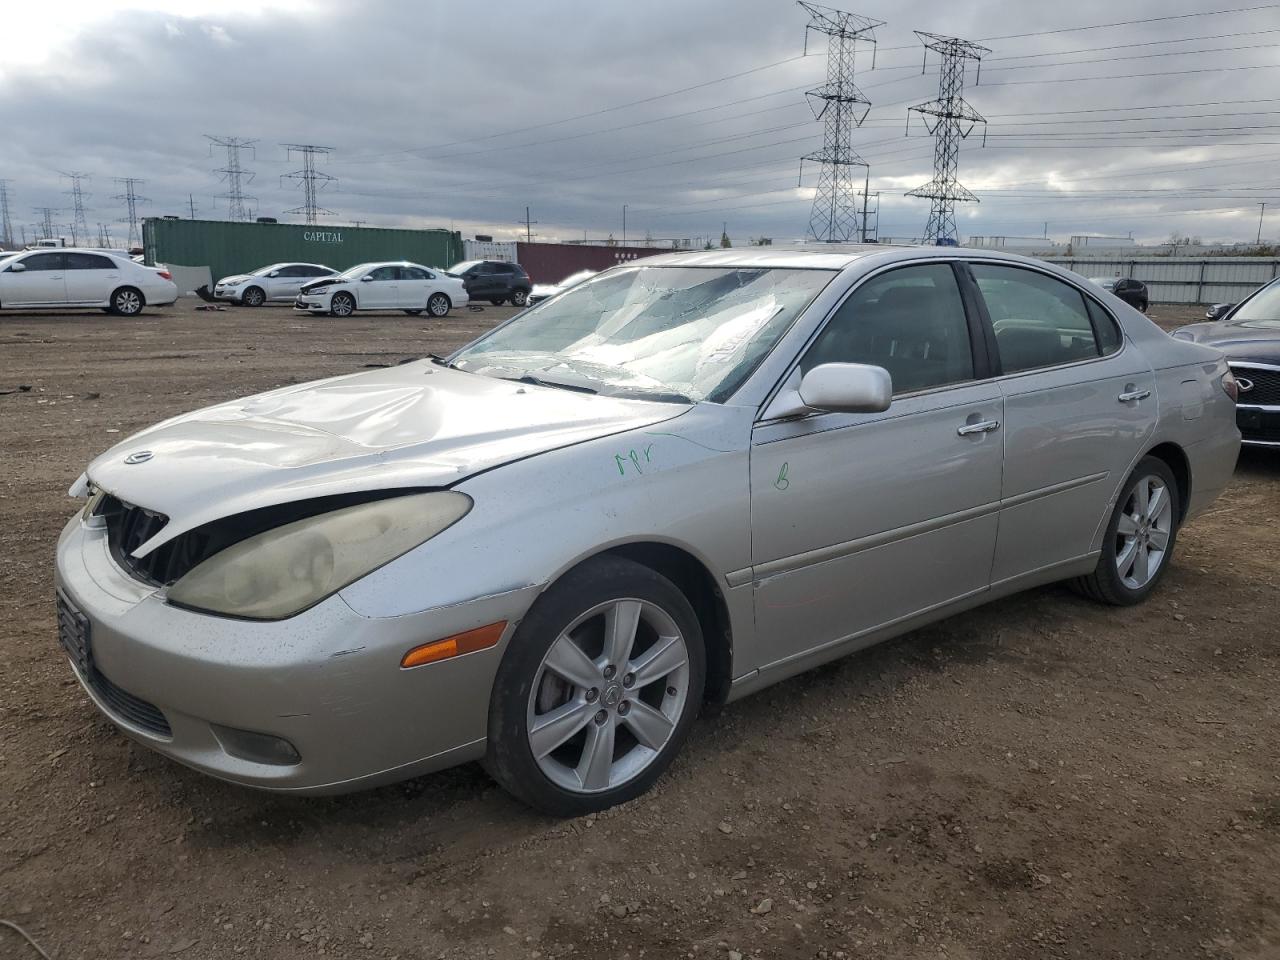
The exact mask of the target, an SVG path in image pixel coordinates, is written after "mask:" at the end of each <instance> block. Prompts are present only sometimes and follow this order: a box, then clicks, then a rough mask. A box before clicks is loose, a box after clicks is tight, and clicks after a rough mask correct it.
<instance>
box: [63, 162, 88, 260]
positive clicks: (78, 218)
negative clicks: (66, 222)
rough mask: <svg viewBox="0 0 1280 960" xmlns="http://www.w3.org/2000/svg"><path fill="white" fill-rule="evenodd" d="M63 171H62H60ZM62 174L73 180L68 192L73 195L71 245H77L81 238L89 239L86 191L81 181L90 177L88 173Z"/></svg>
mask: <svg viewBox="0 0 1280 960" xmlns="http://www.w3.org/2000/svg"><path fill="white" fill-rule="evenodd" d="M59 172H61V171H59ZM62 176H64V177H66V178H67V179H68V180H70V181H71V189H70V190H67V191H66V193H68V194H70V195H71V203H72V214H71V245H72V246H73V247H77V246H79V245H80V238H81V237H84V238H85V240H86V241H87V240H88V239H89V224H88V223H86V222H85V215H84V191H83V190H81V188H80V181H81V180H87V179H89V174H87V173H62Z"/></svg>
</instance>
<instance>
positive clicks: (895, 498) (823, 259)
mask: <svg viewBox="0 0 1280 960" xmlns="http://www.w3.org/2000/svg"><path fill="white" fill-rule="evenodd" d="M1234 391H1235V384H1234V381H1233V379H1232V377H1231V373H1230V371H1229V370H1228V367H1227V364H1226V362H1225V360H1224V359H1223V357H1222V355H1221V354H1220V353H1219V352H1218V351H1216V350H1214V349H1212V348H1208V347H1204V346H1201V345H1199V344H1195V343H1189V342H1183V341H1179V340H1175V339H1173V338H1171V337H1168V336H1166V335H1165V334H1164V333H1162V332H1161V331H1160V330H1159V329H1158V328H1156V327H1155V326H1154V325H1153V324H1152V323H1151V322H1150V321H1148V320H1147V319H1146V318H1145V317H1143V316H1142V315H1141V314H1139V313H1138V312H1136V311H1135V310H1133V309H1132V308H1130V307H1128V306H1126V305H1125V304H1124V303H1122V302H1121V301H1120V300H1118V299H1116V298H1115V297H1114V296H1112V295H1110V294H1108V293H1106V292H1105V291H1103V290H1101V289H1099V288H1098V287H1097V286H1095V285H1093V284H1090V283H1089V282H1088V281H1086V280H1084V279H1083V278H1081V277H1078V276H1076V275H1075V274H1072V273H1068V272H1066V271H1063V270H1060V269H1058V268H1056V267H1052V266H1048V265H1046V264H1043V263H1039V262H1037V261H1033V260H1028V259H1024V258H1019V257H1013V256H1006V255H1000V254H993V253H988V252H980V251H965V250H959V249H917V248H897V249H895V248H885V247H875V246H871V247H852V248H845V249H837V250H833V249H831V248H826V247H824V248H819V249H812V250H804V249H797V250H791V251H779V250H776V249H767V250H763V249H762V250H749V251H739V250H724V251H715V252H707V253H692V254H673V255H664V256H658V257H653V258H650V259H646V260H644V261H642V262H641V263H636V264H631V265H627V266H620V267H617V268H614V269H612V270H609V271H607V272H605V273H603V274H601V275H599V276H597V277H594V278H592V279H590V280H587V281H586V282H584V283H582V284H581V285H579V286H576V287H574V288H573V289H571V290H568V291H566V292H565V293H563V294H562V295H560V296H558V297H556V298H554V299H551V300H548V301H546V302H545V303H542V304H539V305H538V306H535V307H533V308H531V309H530V310H527V311H525V312H524V313H522V314H520V315H518V316H516V317H514V318H513V319H511V320H509V321H508V322H507V323H505V324H504V325H502V326H499V327H497V328H496V329H494V330H493V331H491V332H490V333H488V334H486V335H485V336H483V337H481V338H480V339H479V340H477V341H475V342H474V343H472V344H471V345H470V346H467V347H465V348H463V349H462V350H460V351H458V352H457V353H455V354H454V355H453V356H452V357H449V358H445V359H435V358H433V359H429V360H421V361H418V362H416V363H410V364H406V365H403V366H399V367H395V368H392V369H387V370H378V371H372V372H366V373H360V374H355V375H352V376H347V377H339V378H336V379H332V380H326V381H321V382H319V383H313V384H303V385H299V386H290V387H286V388H283V389H280V390H275V391H272V392H269V393H265V394H261V395H259V396H256V397H252V398H249V399H247V400H242V401H236V402H233V403H226V404H222V405H220V406H216V407H211V408H209V409H206V410H201V411H198V412H195V413H189V414H186V415H184V416H179V417H176V418H174V419H171V420H168V421H166V422H164V423H162V424H160V425H158V426H155V427H152V428H150V429H148V430H144V431H142V432H141V433H139V434H136V435H134V436H132V437H130V438H129V439H127V440H125V441H124V442H123V443H121V444H119V445H117V446H116V447H114V448H112V449H110V450H108V451H107V452H106V453H104V454H103V455H102V456H100V457H99V458H98V459H96V460H95V461H94V462H93V463H91V464H90V465H89V468H88V470H87V472H86V474H85V475H84V476H82V477H81V478H80V479H79V480H78V481H77V482H76V483H75V484H74V486H73V487H72V491H71V492H72V494H73V495H76V496H80V497H85V498H87V503H86V504H85V505H84V506H83V508H82V509H81V510H79V511H78V512H77V514H76V515H75V516H74V517H73V518H72V519H71V521H70V522H69V523H68V524H67V526H66V529H65V530H64V531H63V533H62V537H61V539H60V541H59V544H58V549H57V602H58V621H59V628H60V638H61V641H62V645H63V647H64V648H65V651H66V653H67V656H68V658H69V659H70V661H71V664H72V667H73V669H74V670H75V674H76V676H77V677H78V679H79V680H80V682H81V683H82V684H83V685H84V688H85V690H86V691H87V692H88V694H89V696H90V697H91V698H92V699H93V701H94V702H95V703H96V704H97V706H98V707H99V708H100V709H101V710H102V711H103V712H104V713H105V714H106V715H107V716H108V717H110V718H111V719H112V720H113V721H114V722H115V723H116V724H117V725H118V726H119V727H120V728H121V729H122V730H123V731H124V732H125V733H126V734H128V735H129V736H131V737H133V738H135V739H136V740H138V741H140V742H142V743H144V744H146V745H147V746H149V747H152V748H154V749H155V750H157V751H159V752H161V753H163V754H166V755H168V756H169V757H172V758H173V759H175V760H177V761H179V762H181V763H185V764H187V765H189V766H191V767H195V768H196V769H199V770H203V771H205V772H207V773H209V774H212V775H214V776H217V777H221V778H224V779H226V780H231V781H235V782H238V783H242V784H247V785H251V786H255V787H262V788H267V789H273V790H281V791H295V792H307V793H325V792H329V793H332V792H340V791H347V790H353V789H358V788H363V787H368V786H372V785H374V784H379V783H386V782H388V781H394V780H398V779H403V778H406V777H410V776H415V775H418V774H422V773H425V772H429V771H433V770H438V769H440V768H443V767H447V766H450V765H453V764H458V763H462V762H465V761H471V760H483V761H484V763H485V764H486V766H487V768H488V769H489V770H490V772H491V773H492V774H493V776H494V777H495V778H496V779H497V780H498V781H499V782H500V783H502V784H503V785H504V786H506V787H507V788H508V789H509V790H511V791H512V792H513V793H515V794H517V795H518V796H520V797H522V798H523V799H524V800H526V801H527V802H528V803H530V804H532V805H534V806H535V807H538V808H540V809H543V810H546V811H550V812H552V813H555V814H563V815H568V814H577V813H582V812H585V811H591V810H599V809H601V808H604V807H607V806H609V805H611V804H616V803H619V802H621V801H624V800H627V799H629V798H631V797H634V796H636V795H638V794H639V793H641V792H642V791H644V790H645V789H647V788H648V787H649V786H650V785H651V784H652V783H653V782H654V781H655V780H656V779H657V778H658V777H659V776H660V774H661V773H662V771H663V770H664V769H665V768H666V767H667V766H668V764H670V762H671V760H672V758H673V757H674V756H675V754H676V752H677V751H678V750H679V749H680V747H681V745H682V743H683V742H684V740H685V738H686V736H687V735H688V733H689V730H690V726H691V724H692V722H693V719H694V717H695V716H696V714H697V713H698V711H699V709H700V708H701V707H703V706H704V705H705V704H708V703H723V702H726V701H729V700H734V699H736V698H739V697H742V696H745V695H746V694H749V693H751V692H753V691H755V690H759V689H760V688H762V687H765V686H768V685H769V684H772V683H776V682H777V681H779V680H782V679H783V678H785V677H789V676H791V675H793V674H796V673H798V672H800V671H802V670H806V669H808V668H810V667H813V666H815V665H817V664H820V663H823V662H825V661H829V660H832V659H834V658H836V657H841V656H844V655H846V654H848V653H850V652H851V651H854V650H857V649H860V648H862V647H865V646H867V645H869V644H872V643H875V642H877V641H880V640H884V639H886V638H888V637H892V636H894V635H897V634H901V633H903V632H905V631H908V630H911V629H913V628H915V627H918V626H920V625H922V624H925V623H928V622H930V621H933V620H937V619H939V618H942V617H945V616H947V615H949V614H952V613H955V612H956V611H959V610H963V609H966V608H968V607H972V606H975V605H977V604H980V603H983V602H985V601H987V600H991V599H994V598H996V597H1000V596H1004V595H1007V594H1010V593H1013V592H1015V591H1018V590H1024V589H1026V588H1028V587H1033V586H1036V585H1038V584H1044V583H1049V582H1051V581H1058V580H1069V581H1071V582H1072V583H1074V584H1075V585H1076V586H1077V587H1078V588H1079V589H1080V590H1081V591H1082V592H1083V593H1085V594H1086V595H1088V596H1090V597H1093V598H1094V599H1096V600H1098V601H1101V602H1104V603H1110V604H1132V603H1137V602H1140V601H1142V600H1143V599H1145V598H1146V597H1147V596H1148V595H1149V594H1150V593H1151V591H1152V590H1153V589H1155V588H1156V586H1157V585H1158V583H1159V582H1160V579H1161V578H1162V576H1164V574H1165V573H1166V572H1167V570H1168V569H1169V565H1170V562H1171V557H1172V554H1173V551H1174V547H1175V543H1176V539H1177V535H1178V529H1179V527H1180V526H1181V525H1182V524H1183V523H1185V522H1186V521H1187V520H1189V519H1191V518H1192V517H1194V516H1195V515H1196V514H1197V513H1198V512H1200V511H1202V510H1203V509H1205V507H1207V506H1208V505H1209V504H1210V503H1212V502H1213V500H1214V498H1216V497H1217V496H1218V494H1219V493H1220V492H1221V491H1222V489H1223V488H1224V487H1225V486H1226V484H1227V483H1228V481H1229V480H1230V477H1231V473H1232V469H1233V467H1234V464H1235V459H1236V454H1237V451H1238V448H1239V443H1240V435H1239V433H1238V431H1237V430H1236V426H1235V406H1234V403H1233V394H1234Z"/></svg>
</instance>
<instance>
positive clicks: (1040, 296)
mask: <svg viewBox="0 0 1280 960" xmlns="http://www.w3.org/2000/svg"><path fill="white" fill-rule="evenodd" d="M971 269H972V270H973V277H974V279H975V280H976V281H977V284H978V289H979V290H980V291H981V293H982V298H983V300H984V301H985V302H986V305H987V312H988V314H990V316H991V326H992V327H993V329H994V330H995V336H996V347H997V352H998V354H999V356H1000V367H1001V370H1002V371H1003V372H1004V373H1021V372H1023V371H1025V370H1036V369H1039V368H1042V367H1057V366H1061V365H1062V364H1064V363H1075V362H1076V361H1078V360H1088V359H1091V358H1093V357H1098V356H1101V355H1102V350H1101V348H1100V347H1099V344H1098V337H1097V335H1096V334H1095V333H1094V329H1093V321H1092V319H1090V316H1089V308H1088V307H1087V306H1086V303H1085V297H1084V294H1082V293H1081V292H1080V291H1079V290H1077V289H1076V288H1075V287H1073V286H1071V285H1070V284H1068V283H1064V282H1063V281H1061V280H1058V279H1056V278H1054V277H1050V276H1048V275H1046V274H1043V273H1038V272H1037V271H1035V270H1026V269H1023V268H1021V267H1006V266H998V265H995V264H990V263H975V264H971Z"/></svg>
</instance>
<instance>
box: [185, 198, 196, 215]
mask: <svg viewBox="0 0 1280 960" xmlns="http://www.w3.org/2000/svg"><path fill="white" fill-rule="evenodd" d="M187 209H189V210H190V211H191V219H192V220H194V219H195V218H196V195H195V194H194V193H188V194H187Z"/></svg>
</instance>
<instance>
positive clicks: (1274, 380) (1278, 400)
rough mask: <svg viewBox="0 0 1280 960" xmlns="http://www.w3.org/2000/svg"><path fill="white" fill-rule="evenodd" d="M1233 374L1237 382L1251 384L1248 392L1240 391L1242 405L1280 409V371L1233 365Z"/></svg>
mask: <svg viewBox="0 0 1280 960" xmlns="http://www.w3.org/2000/svg"><path fill="white" fill-rule="evenodd" d="M1231 372H1232V373H1233V374H1234V375H1235V378H1236V380H1239V381H1248V383H1249V384H1251V386H1250V388H1249V389H1248V390H1244V389H1242V390H1241V391H1240V401H1239V402H1240V403H1248V404H1253V405H1255V406H1259V407H1280V370H1270V369H1267V368H1266V367H1249V366H1245V365H1243V364H1232V365H1231Z"/></svg>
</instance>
